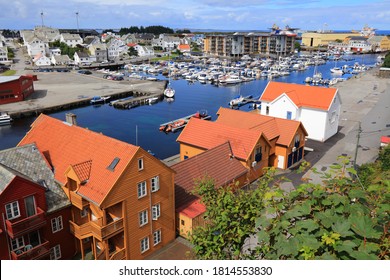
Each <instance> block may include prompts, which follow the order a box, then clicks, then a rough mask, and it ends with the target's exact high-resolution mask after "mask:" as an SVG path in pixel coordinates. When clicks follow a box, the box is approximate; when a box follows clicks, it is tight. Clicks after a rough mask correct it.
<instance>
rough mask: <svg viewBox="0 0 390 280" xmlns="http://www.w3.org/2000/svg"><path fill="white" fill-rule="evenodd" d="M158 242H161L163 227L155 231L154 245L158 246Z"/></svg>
mask: <svg viewBox="0 0 390 280" xmlns="http://www.w3.org/2000/svg"><path fill="white" fill-rule="evenodd" d="M158 243H161V229H159V230H156V231H155V232H153V245H154V246H156V245H157V244H158Z"/></svg>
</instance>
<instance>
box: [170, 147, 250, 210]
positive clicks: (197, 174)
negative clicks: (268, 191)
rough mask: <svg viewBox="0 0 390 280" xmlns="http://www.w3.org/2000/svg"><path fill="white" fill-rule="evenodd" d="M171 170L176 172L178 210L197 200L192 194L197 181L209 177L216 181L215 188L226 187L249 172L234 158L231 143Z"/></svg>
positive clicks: (175, 166)
mask: <svg viewBox="0 0 390 280" xmlns="http://www.w3.org/2000/svg"><path fill="white" fill-rule="evenodd" d="M171 168H172V169H173V170H175V171H176V176H175V205H176V208H183V207H184V208H185V207H186V206H187V205H188V204H189V203H192V202H193V201H194V200H195V199H197V197H196V196H195V195H193V194H191V192H192V191H193V189H194V185H195V180H198V179H201V178H204V177H205V176H207V177H210V178H212V179H213V180H214V184H215V186H225V185H228V184H230V183H231V182H233V181H234V180H236V179H237V178H239V177H240V176H242V175H244V174H246V173H247V172H248V170H247V169H246V168H245V167H244V166H243V165H242V164H241V163H240V162H239V160H237V159H236V158H235V157H233V152H232V149H231V147H230V144H229V142H225V143H223V144H221V145H219V146H217V147H215V148H212V149H210V150H207V151H205V152H203V153H201V154H199V155H196V156H194V157H191V158H189V159H186V160H184V161H181V162H179V163H177V164H175V165H172V166H171ZM184 208H183V209H184Z"/></svg>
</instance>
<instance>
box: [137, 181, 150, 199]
mask: <svg viewBox="0 0 390 280" xmlns="http://www.w3.org/2000/svg"><path fill="white" fill-rule="evenodd" d="M137 194H138V198H142V197H144V196H146V195H147V194H148V193H147V190H146V181H142V182H140V183H138V184H137Z"/></svg>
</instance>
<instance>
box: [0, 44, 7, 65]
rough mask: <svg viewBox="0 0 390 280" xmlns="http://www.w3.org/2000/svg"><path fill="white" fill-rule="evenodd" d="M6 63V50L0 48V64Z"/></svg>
mask: <svg viewBox="0 0 390 280" xmlns="http://www.w3.org/2000/svg"><path fill="white" fill-rule="evenodd" d="M5 62H7V63H8V62H9V61H8V49H7V47H6V46H4V47H0V63H5Z"/></svg>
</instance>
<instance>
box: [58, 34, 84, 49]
mask: <svg viewBox="0 0 390 280" xmlns="http://www.w3.org/2000/svg"><path fill="white" fill-rule="evenodd" d="M60 42H61V43H65V44H67V45H68V46H69V47H71V48H74V47H76V46H77V45H81V44H82V43H83V39H82V38H81V36H80V35H79V34H71V33H62V34H61V36H60Z"/></svg>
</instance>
